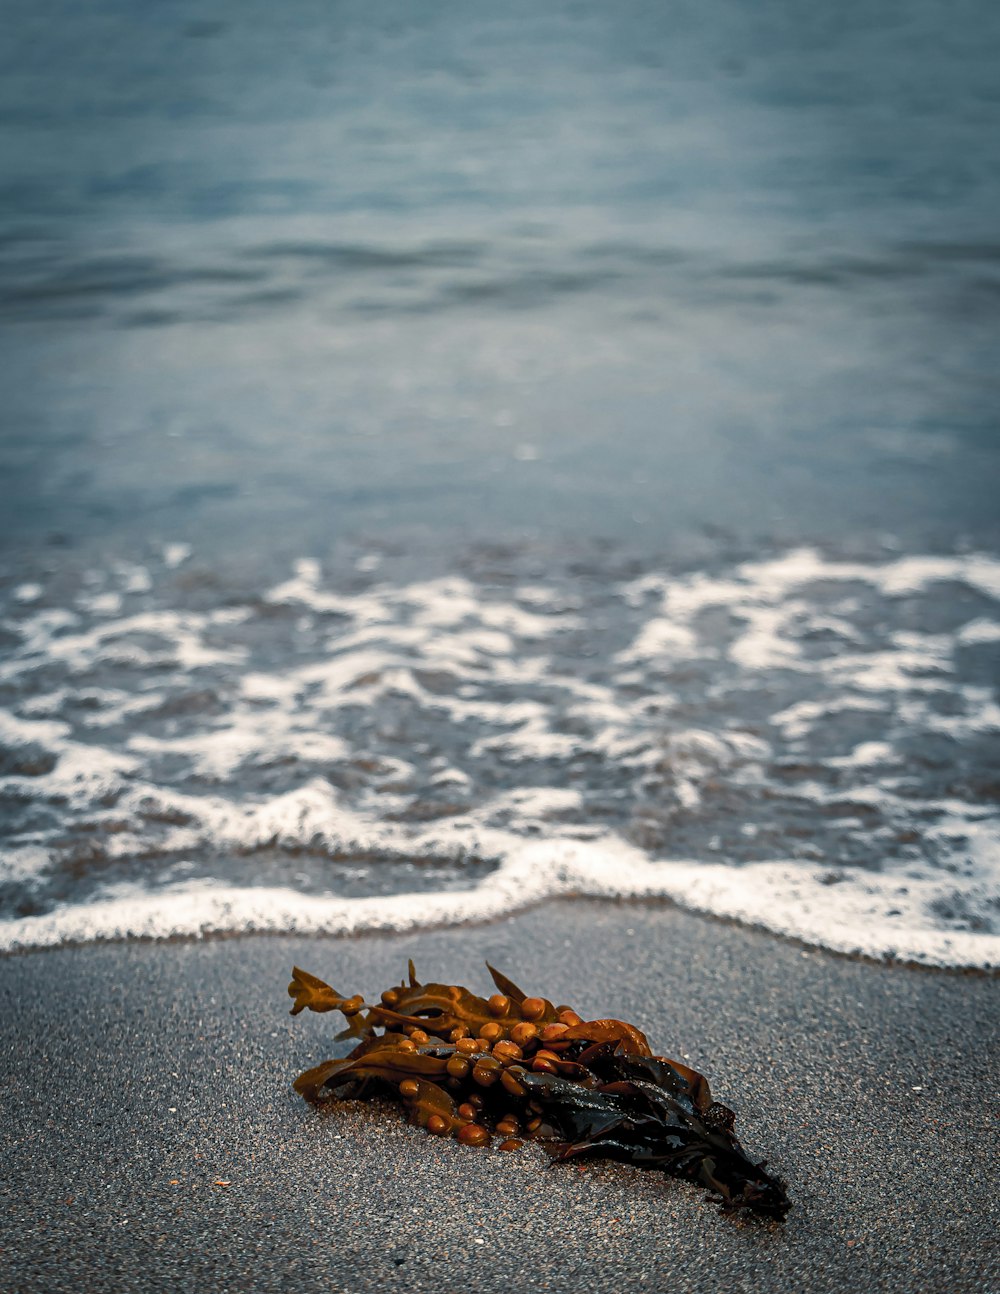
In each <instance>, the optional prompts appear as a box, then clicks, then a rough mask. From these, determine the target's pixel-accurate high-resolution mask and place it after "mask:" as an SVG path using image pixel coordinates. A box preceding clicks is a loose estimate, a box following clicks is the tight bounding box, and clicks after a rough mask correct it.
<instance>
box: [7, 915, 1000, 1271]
mask: <svg viewBox="0 0 1000 1294" xmlns="http://www.w3.org/2000/svg"><path fill="white" fill-rule="evenodd" d="M411 956H412V957H413V958H415V960H416V963H417V970H418V973H420V974H421V975H422V977H423V978H425V979H430V978H442V979H448V980H457V981H460V982H465V983H467V984H469V986H470V987H477V986H481V987H484V988H485V987H487V979H486V975H485V970H484V969H483V961H484V959H486V958H489V960H490V961H492V962H493V963H494V964H496V965H498V966H499V967H500V968H501V969H503V970H505V971H506V972H507V973H508V974H509V975H511V976H512V977H513V978H514V979H516V980H519V981H520V982H521V983H522V985H523V987H524V988H525V989H527V990H536V991H539V992H543V993H545V994H546V995H547V996H550V997H552V998H554V999H556V1000H565V1001H568V1002H571V1003H573V1004H574V1005H575V1006H576V1007H577V1008H578V1009H579V1010H581V1011H582V1012H583V1013H584V1014H585V1015H606V1014H615V1015H621V1016H623V1017H624V1018H626V1019H630V1020H633V1021H635V1022H636V1023H637V1024H639V1025H640V1026H641V1027H643V1028H644V1029H645V1030H646V1031H647V1033H648V1034H649V1037H650V1041H651V1042H652V1043H653V1045H654V1048H655V1049H657V1050H660V1051H662V1052H664V1053H665V1054H667V1055H674V1056H681V1057H684V1058H688V1059H689V1060H690V1063H691V1064H693V1065H694V1066H696V1067H697V1068H699V1069H701V1070H702V1071H703V1072H704V1073H705V1074H706V1075H707V1076H708V1077H709V1079H710V1080H711V1083H712V1087H713V1090H714V1093H715V1095H716V1096H717V1098H718V1099H720V1100H722V1101H725V1102H726V1103H727V1104H730V1105H731V1106H733V1107H734V1109H735V1110H736V1111H737V1116H738V1124H737V1127H738V1131H739V1132H740V1134H741V1136H742V1139H743V1141H744V1143H745V1144H746V1145H747V1148H748V1149H749V1150H750V1151H751V1152H755V1153H759V1154H764V1155H766V1156H767V1157H768V1159H769V1160H770V1163H771V1166H772V1168H774V1169H775V1170H777V1171H778V1172H779V1173H781V1174H782V1175H783V1176H784V1177H786V1178H787V1179H788V1182H789V1187H790V1192H791V1195H792V1198H793V1199H794V1201H795V1205H794V1208H793V1210H792V1212H791V1214H790V1215H789V1218H788V1221H787V1222H786V1223H785V1224H784V1225H783V1226H781V1225H778V1224H774V1223H762V1222H758V1221H755V1220H754V1219H747V1218H737V1219H733V1218H725V1217H722V1216H720V1215H719V1214H718V1212H717V1211H716V1210H715V1209H714V1208H713V1207H712V1206H711V1205H710V1204H709V1203H708V1202H707V1201H706V1199H705V1197H704V1195H703V1194H702V1193H700V1192H699V1191H697V1190H695V1189H693V1188H691V1187H690V1186H687V1185H685V1184H683V1183H680V1182H676V1181H673V1180H671V1179H669V1178H667V1177H665V1176H663V1175H662V1174H660V1173H657V1172H642V1171H640V1170H638V1169H634V1168H632V1167H630V1166H627V1165H621V1164H613V1163H602V1162H594V1163H592V1164H589V1165H587V1166H586V1167H582V1166H580V1167H577V1166H569V1165H564V1166H557V1167H554V1168H551V1169H550V1168H548V1167H547V1163H548V1160H547V1157H546V1156H545V1155H544V1153H543V1152H542V1151H541V1150H540V1149H538V1148H537V1147H527V1148H525V1149H524V1150H521V1151H519V1152H517V1153H515V1154H502V1153H499V1152H496V1151H483V1150H471V1149H465V1148H462V1147H460V1146H458V1145H457V1144H455V1143H453V1142H441V1141H438V1140H436V1139H434V1138H430V1137H427V1136H426V1135H424V1134H423V1133H422V1132H419V1131H418V1130H416V1129H413V1128H409V1127H407V1126H406V1125H405V1124H403V1123H402V1122H401V1121H400V1120H399V1119H398V1117H397V1116H396V1113H395V1110H394V1109H393V1108H392V1107H390V1106H388V1105H385V1106H368V1105H361V1104H351V1105H343V1106H340V1107H338V1108H337V1109H336V1110H335V1111H333V1112H330V1113H328V1114H317V1113H316V1112H315V1111H313V1110H312V1109H310V1108H309V1107H308V1106H307V1105H305V1103H303V1102H302V1101H301V1100H300V1099H299V1098H298V1097H297V1096H296V1095H295V1094H294V1093H293V1092H292V1090H291V1088H290V1082H291V1080H292V1078H294V1076H295V1075H296V1074H297V1073H298V1072H299V1070H301V1069H303V1068H305V1067H307V1066H308V1065H310V1064H313V1063H314V1062H316V1061H318V1060H320V1059H322V1058H324V1057H325V1056H326V1055H328V1054H329V1053H330V1039H331V1037H332V1035H333V1033H334V1032H335V1029H336V1024H335V1018H334V1017H330V1016H324V1017H317V1016H312V1015H306V1016H303V1017H299V1018H297V1019H295V1020H292V1019H291V1018H290V1017H289V1015H288V999H287V997H286V995H285V987H286V984H287V981H288V972H289V969H290V967H291V965H292V963H293V962H298V963H299V964H301V965H302V966H304V967H305V968H306V969H309V970H311V971H313V972H314V973H316V974H318V975H321V976H323V977H324V978H327V979H329V980H330V981H331V982H332V983H334V984H335V985H336V986H337V987H338V988H339V989H341V990H343V991H351V992H353V991H355V990H357V991H362V992H365V993H367V994H369V995H372V994H375V993H377V992H378V991H379V990H380V989H382V988H383V987H385V986H386V985H387V984H388V983H389V982H390V981H394V980H398V978H399V977H400V976H401V974H402V973H403V971H404V969H405V965H406V959H407V958H408V957H411ZM998 987H1000V986H998V983H997V981H996V980H995V979H988V978H984V977H977V976H970V975H962V974H948V973H941V972H929V971H917V970H910V969H906V968H903V967H898V966H895V967H893V966H889V967H881V966H873V965H870V964H865V963H860V962H855V961H851V960H848V959H844V958H837V957H833V956H828V955H825V954H822V953H818V952H815V951H805V950H803V949H801V948H799V947H797V946H795V945H793V944H790V943H785V942H781V941H779V940H775V939H773V938H771V937H769V936H767V935H763V934H759V933H756V932H753V931H748V930H743V929H738V928H734V927H730V926H727V925H724V924H721V923H718V922H712V921H707V920H704V919H701V918H699V917H695V916H692V915H690V914H686V913H683V912H679V911H677V910H675V909H672V908H669V907H665V906H664V907H639V906H620V907H608V906H601V905H598V904H594V903H582V902H576V903H574V902H566V903H560V904H551V905H547V906H545V907H542V908H539V909H537V910H535V911H532V912H530V913H527V914H524V915H521V916H518V917H514V918H511V919H509V920H506V921H503V922H499V923H497V924H495V925H491V926H488V927H482V928H474V929H455V930H444V931H432V932H428V933H424V934H420V935H414V936H411V937H405V938H400V937H389V936H385V937H382V936H372V937H366V938H361V939H351V940H335V939H312V938H291V937H289V938H284V937H282V938H245V939H232V940H216V941H209V942H203V943H176V944H128V945H108V946H100V947H86V948H79V949H65V950H60V951H57V952H45V953H32V954H26V955H21V956H14V957H8V958H6V959H4V960H2V961H0V992H2V1001H3V1011H2V1022H0V1048H2V1062H0V1069H2V1074H0V1083H2V1091H3V1101H2V1107H3V1122H2V1130H0V1155H2V1161H3V1162H2V1169H0V1208H2V1216H3V1225H2V1232H0V1247H2V1252H0V1288H2V1289H3V1290H4V1291H8V1290H9V1291H18V1292H19V1294H21V1292H24V1294H28V1291H56V1290H73V1291H74V1292H76V1291H81V1290H85V1291H93V1292H94V1294H97V1292H98V1291H105V1290H126V1289H127V1290H137V1291H153V1290H164V1291H166V1290H171V1291H178V1290H191V1291H196V1290H197V1291H206V1290H223V1289H229V1290H234V1289H235V1290H250V1289H253V1290H256V1291H270V1290H296V1291H299V1290H301V1291H311V1290H324V1291H338V1290H345V1291H362V1290H369V1289H371V1290H375V1289H378V1290H381V1291H394V1290H422V1289H427V1290H435V1291H452V1290H474V1291H475V1290H483V1291H490V1290H504V1291H506V1292H509V1291H511V1290H514V1289H517V1290H522V1291H523V1290H559V1291H562V1290H565V1291H571V1290H572V1291H577V1290H581V1289H588V1288H589V1289H596V1290H602V1291H604V1290H609V1291H612V1290H626V1289H628V1290H631V1289H641V1290H649V1291H655V1290H664V1291H666V1290H670V1291H672V1294H681V1292H683V1291H688V1290H705V1291H709V1290H712V1291H716V1290H718V1291H725V1292H726V1294H736V1292H737V1291H743V1290H745V1291H748V1292H749V1291H753V1294H766V1292H767V1291H775V1292H777V1291H781V1292H782V1294H785V1292H786V1291H790V1290H807V1289H808V1290H811V1291H817V1292H820V1291H834V1290H836V1291H841V1290H843V1291H852V1292H853V1291H876V1290H884V1291H892V1292H893V1294H903V1292H904V1291H920V1294H929V1292H931V1291H941V1292H942V1294H944V1292H945V1291H948V1292H949V1294H961V1291H966V1290H967V1291H970V1292H971V1291H976V1294H984V1292H985V1291H990V1290H994V1289H1000V1264H998V1257H997V1250H996V1247H995V1246H996V1241H995V1234H996V1225H995V1223H996V1219H995V1217H994V1218H993V1219H992V1221H991V1217H990V1211H991V1210H995V1208H996V1203H995V1202H996V1189H995V1181H994V1182H993V1183H992V1185H991V1173H992V1172H993V1171H994V1170H993V1152H994V1150H995V1140H994V1135H993V1133H992V1132H991V1131H990V1123H989V1119H990V1107H991V1104H992V1101H993V1097H994V1095H995V1081H996V1073H997V1067H996V1048H995V1042H996V1018H997V1017H996V1014H995V1012H996V1003H997V995H998ZM991 1047H992V1048H993V1052H992V1054H991Z"/></svg>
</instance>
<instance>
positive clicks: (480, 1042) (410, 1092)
mask: <svg viewBox="0 0 1000 1294" xmlns="http://www.w3.org/2000/svg"><path fill="white" fill-rule="evenodd" d="M488 969H489V971H490V974H491V975H492V977H493V982H494V984H495V985H496V987H497V990H498V991H497V992H496V993H494V994H493V996H492V997H490V998H488V999H487V998H481V997H477V996H476V995H475V994H473V993H470V992H469V990H468V989H465V988H459V987H458V986H456V985H451V984H421V983H420V982H419V981H418V980H417V977H416V974H415V972H414V967H413V962H412V961H411V962H410V967H409V983H401V984H400V985H399V986H398V987H396V988H390V989H387V990H386V991H385V992H384V993H383V994H382V999H381V1002H380V1003H379V1004H378V1005H374V1006H373V1005H369V1004H368V1003H366V1002H365V1001H364V999H363V998H361V997H360V996H357V995H355V996H353V997H343V996H341V995H340V994H339V993H337V992H335V991H334V990H333V989H332V988H330V986H329V985H328V984H325V983H324V982H323V981H322V980H320V979H317V978H316V977H315V976H313V975H309V974H307V973H306V972H305V971H302V970H299V969H298V967H296V968H295V969H294V970H293V972H292V975H293V978H292V982H291V984H289V986H288V992H289V994H290V996H291V997H292V998H294V1004H293V1006H292V1015H298V1013H299V1012H300V1011H302V1010H305V1009H306V1008H308V1009H309V1010H310V1011H340V1012H342V1013H343V1015H344V1016H345V1017H346V1019H347V1027H346V1029H344V1030H343V1032H342V1033H341V1034H339V1035H338V1037H340V1038H345V1037H347V1038H350V1037H356V1038H358V1039H359V1041H358V1044H357V1046H356V1047H355V1048H354V1050H353V1051H352V1052H351V1053H350V1054H349V1055H348V1056H346V1057H344V1058H343V1059H340V1060H327V1061H324V1062H323V1063H322V1064H321V1065H317V1066H316V1067H315V1068H313V1069H309V1070H307V1071H306V1072H305V1073H304V1074H301V1075H300V1076H299V1077H298V1078H297V1079H296V1080H295V1089H296V1091H298V1092H299V1093H300V1094H301V1095H302V1096H304V1097H305V1098H306V1100H308V1101H311V1102H313V1103H319V1102H322V1101H323V1100H325V1099H327V1098H330V1097H334V1096H339V1097H364V1096H368V1095H372V1094H379V1093H383V1094H384V1093H386V1092H388V1093H389V1094H394V1095H395V1096H396V1097H397V1099H399V1100H400V1101H401V1102H402V1104H403V1108H404V1110H405V1112H406V1115H407V1117H408V1119H409V1121H410V1122H411V1123H415V1124H417V1125H419V1126H420V1127H422V1128H425V1129H426V1131H427V1132H429V1133H431V1134H433V1135H436V1136H440V1137H454V1138H456V1139H457V1140H458V1141H459V1142H461V1144H462V1145H466V1146H485V1145H487V1144H489V1143H490V1141H491V1139H492V1137H493V1135H494V1134H495V1135H497V1136H499V1137H500V1138H502V1140H501V1141H500V1143H499V1149H501V1150H515V1149H517V1148H518V1147H519V1146H521V1145H522V1144H523V1140H524V1139H525V1138H532V1139H538V1140H540V1141H543V1142H545V1143H547V1144H548V1146H549V1148H550V1149H551V1150H552V1152H553V1154H554V1156H555V1159H556V1161H562V1160H567V1159H575V1158H577V1157H578V1156H582V1155H603V1156H606V1157H609V1158H613V1159H621V1160H626V1161H628V1162H630V1163H633V1164H637V1165H640V1166H642V1167H645V1168H660V1169H662V1170H663V1171H664V1172H666V1173H669V1174H670V1175H671V1176H672V1177H678V1178H681V1179H682V1180H684V1181H687V1182H691V1183H693V1184H694V1185H697V1186H702V1187H704V1188H706V1189H707V1190H708V1191H709V1192H711V1195H712V1197H713V1198H714V1199H715V1200H716V1201H717V1202H718V1203H719V1204H720V1206H721V1208H722V1211H723V1212H734V1211H736V1210H738V1209H750V1210H753V1211H754V1212H756V1213H759V1214H764V1215H767V1216H770V1217H773V1218H778V1219H782V1218H784V1216H785V1214H786V1213H787V1211H788V1208H789V1200H788V1195H787V1192H786V1189H785V1184H784V1183H783V1182H782V1181H781V1179H780V1178H778V1177H775V1176H774V1175H772V1174H770V1173H767V1172H765V1171H764V1167H765V1164H764V1162H761V1163H754V1161H753V1160H752V1159H750V1158H749V1156H748V1155H747V1153H746V1152H745V1151H744V1149H743V1147H742V1146H741V1145H740V1143H739V1141H738V1140H737V1138H736V1136H735V1134H734V1132H733V1127H734V1123H735V1115H734V1114H733V1112H732V1110H730V1109H727V1107H726V1106H724V1105H720V1104H719V1102H717V1101H714V1100H713V1099H712V1094H711V1092H710V1090H709V1086H708V1080H707V1079H706V1078H705V1077H704V1075H702V1074H699V1073H698V1072H697V1070H694V1069H691V1068H689V1067H688V1066H687V1065H683V1064H681V1063H680V1061H676V1060H668V1059H666V1058H665V1057H663V1056H654V1055H653V1053H652V1051H651V1050H650V1047H649V1044H648V1042H647V1041H646V1038H645V1035H644V1034H643V1033H642V1032H640V1030H639V1029H637V1028H636V1027H635V1026H634V1025H631V1024H626V1023H625V1022H624V1021H622V1020H584V1019H583V1018H582V1017H581V1016H580V1015H578V1014H577V1012H575V1011H574V1010H573V1009H572V1008H571V1007H568V1006H553V1004H552V1003H551V1002H549V1001H548V1000H547V999H546V998H542V997H528V996H526V995H525V994H524V993H522V991H521V990H520V989H519V988H518V987H517V985H516V984H513V983H512V982H511V981H510V980H509V979H507V977H506V976H505V975H502V974H500V972H499V971H496V970H494V969H493V967H492V966H490V967H489V968H488Z"/></svg>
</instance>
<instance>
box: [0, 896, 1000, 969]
mask: <svg viewBox="0 0 1000 1294" xmlns="http://www.w3.org/2000/svg"><path fill="white" fill-rule="evenodd" d="M562 904H566V905H567V906H576V905H578V904H579V905H582V906H588V905H590V906H594V907H597V908H622V909H628V908H640V909H642V908H666V909H672V910H676V911H677V912H679V913H682V914H683V915H685V916H688V917H693V918H695V919H696V920H698V921H707V922H709V923H710V924H712V925H720V926H724V927H726V928H727V929H730V930H744V931H748V932H750V933H751V934H754V935H761V936H763V937H764V938H766V939H770V940H774V941H776V942H778V943H782V944H788V945H790V946H791V947H793V948H798V949H799V950H800V951H803V952H809V953H817V954H821V955H823V956H827V957H833V958H835V959H838V960H845V961H849V962H859V963H861V964H862V965H866V966H875V967H879V968H882V969H886V970H893V969H898V970H905V971H927V972H928V973H929V974H940V975H951V976H969V977H971V978H974V979H1000V965H996V964H993V965H976V964H971V963H966V964H954V965H947V964H939V963H936V962H929V961H917V960H914V959H912V958H906V957H892V956H885V957H878V956H875V955H874V954H872V953H866V952H862V951H860V950H858V949H852V950H846V949H843V948H837V947H832V946H828V945H826V944H821V943H812V942H810V941H809V940H808V939H806V938H805V937H804V936H799V935H794V934H786V933H784V932H783V931H780V930H775V929H773V928H772V927H770V926H767V925H764V924H762V923H758V922H753V921H745V920H742V919H741V918H740V917H732V916H727V915H726V914H725V913H721V912H712V911H709V910H703V909H700V908H692V907H686V906H685V905H684V904H683V903H680V902H679V901H678V900H676V899H674V898H671V897H670V896H669V895H664V894H650V895H636V896H623V897H613V898H600V897H596V896H594V895H589V894H557V895H549V896H544V897H542V898H538V899H534V900H532V901H531V902H530V903H526V904H525V905H524V907H519V908H515V909H513V910H512V911H509V912H500V913H497V914H495V915H490V916H484V917H481V918H475V917H469V918H463V919H459V920H456V921H442V922H434V923H429V924H428V925H426V926H423V925H421V926H413V927H411V928H408V929H405V930H393V929H392V928H391V927H388V926H387V927H384V928H381V929H379V928H364V927H362V928H360V929H357V930H341V931H329V930H269V929H259V930H256V929H249V930H214V929H208V930H203V931H199V932H197V933H190V934H189V933H187V932H177V933H174V934H168V935H144V934H130V935H122V936H120V937H113V936H96V937H95V938H93V939H68V940H66V941H65V942H64V943H59V944H37V945H32V944H28V945H24V946H21V945H14V946H13V947H9V948H0V966H2V965H3V963H4V961H5V960H7V959H10V958H17V957H32V956H35V955H37V954H41V953H60V952H64V951H71V950H81V949H85V948H124V947H129V946H131V945H133V944H137V945H147V946H157V945H163V946H165V947H173V946H178V945H186V944H202V943H229V942H233V941H237V940H250V941H253V940H257V939H264V940H270V939H296V940H302V941H306V942H308V941H315V942H316V943H323V942H327V943H329V942H338V943H339V942H341V941H356V940H365V939H372V938H379V939H405V938H413V937H416V936H419V935H422V934H427V935H431V934H437V933H441V932H446V931H459V930H488V929H489V928H490V927H492V926H497V925H502V924H503V923H504V922H507V921H516V920H517V919H518V918H520V917H526V916H529V915H530V914H532V913H534V912H536V911H538V909H539V908H545V907H548V906H552V905H562Z"/></svg>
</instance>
